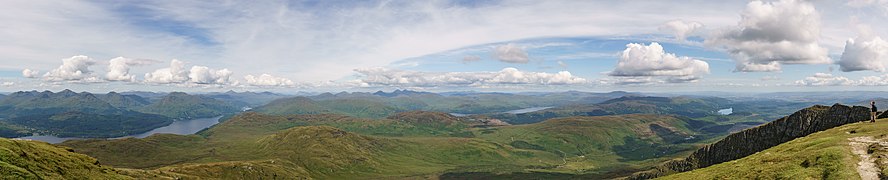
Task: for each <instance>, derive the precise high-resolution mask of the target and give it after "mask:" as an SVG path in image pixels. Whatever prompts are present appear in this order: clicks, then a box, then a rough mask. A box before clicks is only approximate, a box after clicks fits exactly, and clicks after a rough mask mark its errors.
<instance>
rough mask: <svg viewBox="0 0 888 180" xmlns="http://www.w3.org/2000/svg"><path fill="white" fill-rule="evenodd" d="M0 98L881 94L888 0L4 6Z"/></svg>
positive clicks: (887, 62)
mask: <svg viewBox="0 0 888 180" xmlns="http://www.w3.org/2000/svg"><path fill="white" fill-rule="evenodd" d="M6 4H8V5H6V6H5V7H3V11H0V21H2V22H5V23H4V24H3V25H0V26H2V27H0V28H3V29H4V30H3V31H0V54H3V56H4V57H3V59H2V60H0V91H19V90H60V89H65V88H70V89H74V90H77V91H97V92H104V91H130V90H148V91H188V92H196V91H199V92H205V91H226V90H238V91H246V90H251V91H266V90H267V91H277V92H297V91H343V90H345V91H376V90H392V89H416V90H427V91H464V90H475V91H509V92H515V91H563V90H582V91H612V90H627V91H645V92H661V91H664V92H669V91H742V92H749V91H752V92H770V91H825V90H829V91H841V90H874V91H883V90H888V88H886V86H888V75H886V74H885V71H886V68H885V67H886V66H888V43H886V42H885V41H884V40H883V39H882V38H881V37H884V36H886V35H888V34H886V33H888V25H885V24H884V23H883V22H885V20H886V17H888V2H882V1H873V0H852V1H816V2H808V1H797V0H777V1H687V2H681V3H676V2H656V1H655V2H649V1H627V2H612V1H523V0H502V1H447V0H435V1H360V2H353V1H262V2H253V1H225V2H216V1H189V2H182V1H151V2H141V1H140V2H136V1H115V2H108V1H63V2H57V1H12V2H9V3H6Z"/></svg>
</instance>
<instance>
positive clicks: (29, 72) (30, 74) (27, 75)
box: [22, 69, 40, 78]
mask: <svg viewBox="0 0 888 180" xmlns="http://www.w3.org/2000/svg"><path fill="white" fill-rule="evenodd" d="M22 76H23V77H25V78H37V77H38V76H40V71H35V70H31V69H25V70H22Z"/></svg>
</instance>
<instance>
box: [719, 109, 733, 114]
mask: <svg viewBox="0 0 888 180" xmlns="http://www.w3.org/2000/svg"><path fill="white" fill-rule="evenodd" d="M718 113H719V114H721V115H730V114H731V113H734V108H727V109H721V110H718Z"/></svg>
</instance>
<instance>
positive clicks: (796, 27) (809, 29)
mask: <svg viewBox="0 0 888 180" xmlns="http://www.w3.org/2000/svg"><path fill="white" fill-rule="evenodd" d="M819 39H820V15H819V14H818V12H817V10H816V9H814V5H812V4H811V3H809V2H804V1H799V0H781V1H777V2H761V1H752V2H749V3H748V4H747V5H746V9H745V10H744V11H743V12H742V13H741V21H740V22H739V23H738V25H737V26H736V27H731V28H727V29H723V30H721V31H718V32H715V33H714V34H713V35H712V36H711V37H708V38H707V39H706V40H705V43H706V44H709V45H712V46H717V47H722V48H725V49H726V50H727V51H728V53H730V55H731V57H732V58H733V59H734V60H735V62H736V64H737V65H736V69H735V71H742V72H765V71H780V70H781V67H780V66H781V65H782V64H826V63H830V61H831V60H830V58H829V57H828V56H827V49H826V48H823V47H821V46H820V45H819V44H818V40H819Z"/></svg>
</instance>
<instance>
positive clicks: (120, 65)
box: [105, 57, 157, 82]
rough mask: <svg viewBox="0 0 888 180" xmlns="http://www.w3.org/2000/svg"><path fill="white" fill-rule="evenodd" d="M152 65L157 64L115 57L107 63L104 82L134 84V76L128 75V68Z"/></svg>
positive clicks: (153, 61)
mask: <svg viewBox="0 0 888 180" xmlns="http://www.w3.org/2000/svg"><path fill="white" fill-rule="evenodd" d="M154 63H157V61H155V60H147V59H130V58H125V57H116V58H114V59H111V60H110V61H108V73H106V74H105V80H108V81H129V82H135V81H136V76H135V75H133V74H130V67H132V66H142V65H150V64H154Z"/></svg>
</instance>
